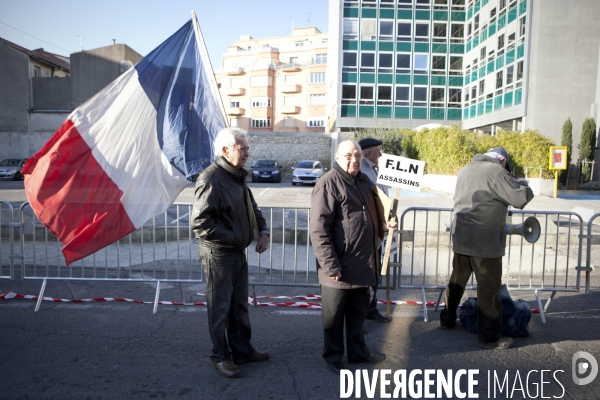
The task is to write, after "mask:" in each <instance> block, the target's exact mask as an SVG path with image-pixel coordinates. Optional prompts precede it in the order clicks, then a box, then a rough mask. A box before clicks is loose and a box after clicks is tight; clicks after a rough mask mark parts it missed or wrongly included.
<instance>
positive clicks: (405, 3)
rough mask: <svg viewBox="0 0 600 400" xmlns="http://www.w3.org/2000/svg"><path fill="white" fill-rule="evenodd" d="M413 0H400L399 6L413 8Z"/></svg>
mask: <svg viewBox="0 0 600 400" xmlns="http://www.w3.org/2000/svg"><path fill="white" fill-rule="evenodd" d="M412 3H413V0H398V8H412Z"/></svg>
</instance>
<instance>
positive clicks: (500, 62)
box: [496, 56, 504, 69]
mask: <svg viewBox="0 0 600 400" xmlns="http://www.w3.org/2000/svg"><path fill="white" fill-rule="evenodd" d="M502 67H504V56H501V57H498V58H496V69H500V68H502Z"/></svg>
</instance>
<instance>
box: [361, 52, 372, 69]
mask: <svg viewBox="0 0 600 400" xmlns="http://www.w3.org/2000/svg"><path fill="white" fill-rule="evenodd" d="M360 71H361V72H373V71H375V53H361V54H360Z"/></svg>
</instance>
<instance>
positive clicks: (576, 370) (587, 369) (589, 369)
mask: <svg viewBox="0 0 600 400" xmlns="http://www.w3.org/2000/svg"><path fill="white" fill-rule="evenodd" d="M582 358H583V359H585V360H586V361H587V362H583V361H581V359H582ZM577 361H579V362H577ZM572 371H573V382H575V384H576V385H587V384H588V383H591V382H592V381H593V380H594V379H596V376H597V375H598V362H597V361H596V359H595V358H594V356H593V355H591V354H590V353H588V352H585V351H578V352H577V353H575V354H573V369H572ZM588 373H589V375H588V376H586V377H585V378H580V376H583V375H585V374H588Z"/></svg>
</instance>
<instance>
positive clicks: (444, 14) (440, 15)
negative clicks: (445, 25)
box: [433, 11, 448, 21]
mask: <svg viewBox="0 0 600 400" xmlns="http://www.w3.org/2000/svg"><path fill="white" fill-rule="evenodd" d="M433 20H434V21H448V11H434V12H433Z"/></svg>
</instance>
